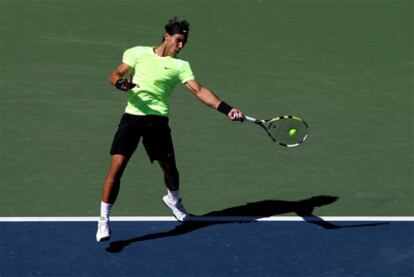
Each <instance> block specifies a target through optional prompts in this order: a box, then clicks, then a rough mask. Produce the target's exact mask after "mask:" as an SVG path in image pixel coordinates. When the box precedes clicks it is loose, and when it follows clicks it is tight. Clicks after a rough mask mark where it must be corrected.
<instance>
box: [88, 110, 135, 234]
mask: <svg viewBox="0 0 414 277" xmlns="http://www.w3.org/2000/svg"><path fill="white" fill-rule="evenodd" d="M139 127H140V124H139V118H137V117H135V116H132V115H127V114H124V115H123V116H122V119H121V122H120V123H119V126H118V130H117V132H116V134H115V136H114V140H113V142H112V147H111V155H112V161H111V167H110V169H109V171H108V174H107V176H106V178H105V181H104V185H103V194H102V199H101V209H100V217H99V221H98V230H97V232H96V240H97V241H103V240H108V239H109V238H110V236H111V230H110V213H111V209H112V205H113V204H114V203H115V201H116V198H117V196H118V193H119V189H120V186H121V177H122V174H123V172H124V170H125V168H126V166H127V164H128V161H129V158H130V157H131V156H132V154H133V153H134V151H135V149H136V148H137V146H138V143H139V140H140V137H141V135H140V131H139Z"/></svg>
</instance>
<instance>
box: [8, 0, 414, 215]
mask: <svg viewBox="0 0 414 277" xmlns="http://www.w3.org/2000/svg"><path fill="white" fill-rule="evenodd" d="M0 4H1V7H0V11H1V24H0V30H1V74H0V81H1V83H0V95H1V164H0V165H1V193H0V197H1V198H0V200H1V203H0V216H94V215H97V214H98V209H99V201H100V196H101V186H102V181H103V179H104V177H105V174H106V171H107V169H108V167H109V161H110V156H109V154H108V151H109V147H110V144H111V141H112V137H113V134H114V132H115V130H116V127H117V124H118V121H119V119H120V116H121V114H122V113H123V109H124V107H125V101H126V95H124V94H123V93H121V92H119V91H118V90H116V89H115V88H113V87H112V86H110V85H109V84H108V82H107V77H108V75H109V73H110V72H111V71H112V70H113V69H114V68H115V67H116V66H117V65H118V64H119V63H120V61H121V56H122V53H123V51H124V50H125V49H126V48H129V47H132V46H135V45H156V44H158V43H159V42H160V40H161V36H162V32H163V26H164V24H165V23H166V22H167V21H168V19H169V18H171V17H172V16H174V15H177V16H178V17H179V18H185V19H188V20H189V21H190V23H191V32H190V37H189V43H188V45H187V46H186V48H185V49H184V50H183V52H182V54H181V57H182V58H183V59H186V60H189V61H190V62H191V65H192V68H193V70H194V73H195V75H196V77H197V80H199V81H200V82H201V83H202V84H203V85H205V86H206V87H209V88H211V89H212V90H214V91H215V92H216V93H217V94H218V95H219V96H220V97H221V98H222V99H224V100H225V101H226V102H228V103H230V104H232V105H234V106H237V107H239V108H240V109H241V110H242V111H243V112H245V113H246V114H249V115H251V116H255V117H258V118H268V117H272V116H276V115H281V114H295V115H298V116H300V117H303V118H304V119H306V121H307V122H308V123H309V125H310V128H311V133H310V137H309V139H308V141H307V142H305V144H304V145H303V146H301V147H298V148H295V149H286V148H283V147H280V146H276V145H274V144H273V143H272V142H271V140H270V139H269V138H268V137H267V136H266V134H265V133H264V132H263V131H262V130H261V129H260V128H258V127H256V126H252V125H250V124H240V123H233V122H230V121H228V120H226V118H225V117H224V116H223V115H222V114H219V113H218V112H216V111H213V110H211V109H209V108H207V107H205V106H203V105H202V104H200V103H199V102H198V100H197V99H196V98H195V97H194V96H192V95H191V93H189V92H187V91H186V90H185V88H184V87H183V86H179V87H177V88H176V90H175V91H174V93H173V96H172V99H171V106H172V113H171V119H170V122H171V127H172V129H173V137H174V143H175V148H176V153H177V162H178V166H179V169H180V174H181V175H180V176H181V185H182V197H183V199H184V203H185V205H186V207H187V209H188V210H189V211H190V212H192V213H194V214H206V213H209V212H211V211H217V210H223V209H227V208H231V207H236V206H240V205H244V204H246V203H249V202H257V201H262V200H280V201H299V200H303V199H307V198H310V197H312V196H318V195H326V196H334V197H338V200H337V201H336V202H334V203H332V204H330V205H326V206H323V207H320V208H319V209H317V210H316V211H315V213H316V214H318V215H324V216H377V215H382V216H397V215H398V216H412V215H414V207H413V202H414V201H413V200H414V195H413V193H414V192H413V91H414V90H413V89H414V87H413V24H412V23H413V2H412V1H374V0H369V1H365V0H360V1H356V0H354V1H336V0H332V1H328V0H324V1H319V0H315V1H313V0H310V1H298V0H294V1H287V0H284V1H266V0H263V1H262V0H258V1H247V0H241V1H235V0H233V1H231V0H225V1H218V0H217V1H166V0H165V1H163V0H158V1H141V0H139V1H135V0H134V1H133V0H121V1H109V0H99V1H98V0H74V1H64V0H1V1H0ZM164 192H165V189H164V185H163V179H162V175H161V170H160V169H159V167H158V165H156V164H154V165H151V164H150V163H149V161H148V158H147V157H146V155H145V152H144V150H143V148H142V147H140V148H139V149H138V151H137V152H136V154H135V156H134V157H133V159H132V160H131V162H130V164H129V167H128V168H127V170H126V172H125V176H124V178H123V183H122V189H121V193H120V196H119V199H118V202H117V203H116V206H115V207H114V209H113V214H114V215H124V216H128V215H136V216H138V215H142V216H158V215H170V214H169V211H168V210H167V209H166V208H165V207H164V206H163V205H162V202H161V197H162V195H163V193H164ZM286 215H290V214H286Z"/></svg>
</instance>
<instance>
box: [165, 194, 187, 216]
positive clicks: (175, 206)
mask: <svg viewBox="0 0 414 277" xmlns="http://www.w3.org/2000/svg"><path fill="white" fill-rule="evenodd" d="M162 201H163V202H164V204H165V206H167V207H168V208H170V209H171V211H172V212H173V215H174V217H175V218H176V219H177V220H178V221H181V222H183V221H187V220H188V219H189V218H190V216H189V215H188V213H187V211H186V210H185V209H184V206H183V204H182V203H181V199H180V200H178V201H177V202H176V203H174V202H172V201H171V200H170V198H169V197H168V195H165V196H164V197H163V198H162Z"/></svg>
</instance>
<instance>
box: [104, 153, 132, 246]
mask: <svg viewBox="0 0 414 277" xmlns="http://www.w3.org/2000/svg"><path fill="white" fill-rule="evenodd" d="M127 163H128V158H127V157H125V156H123V155H119V154H117V155H113V156H112V161H111V167H110V169H109V171H108V175H107V176H106V178H105V181H104V184H103V193H102V199H101V210H100V217H99V221H98V229H97V231H96V241H98V242H99V241H105V240H109V238H110V237H111V227H110V213H111V209H112V205H113V204H114V203H115V201H116V198H117V196H118V193H119V188H120V185H121V177H122V174H123V172H124V170H125V167H126V165H127Z"/></svg>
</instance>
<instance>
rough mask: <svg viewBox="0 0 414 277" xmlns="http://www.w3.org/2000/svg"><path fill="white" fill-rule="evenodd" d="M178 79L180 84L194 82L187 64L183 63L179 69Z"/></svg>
mask: <svg viewBox="0 0 414 277" xmlns="http://www.w3.org/2000/svg"><path fill="white" fill-rule="evenodd" d="M179 78H180V81H181V83H183V84H184V83H186V82H188V81H191V80H195V77H194V74H193V71H192V70H191V66H190V63H189V62H183V64H182V67H181V69H180V74H179Z"/></svg>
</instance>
